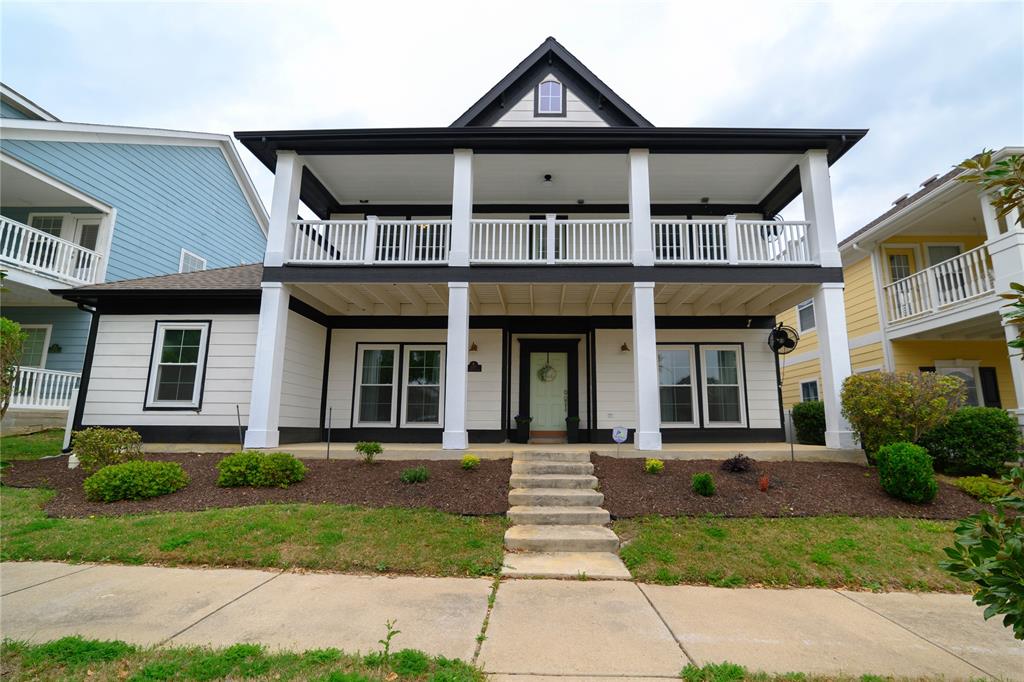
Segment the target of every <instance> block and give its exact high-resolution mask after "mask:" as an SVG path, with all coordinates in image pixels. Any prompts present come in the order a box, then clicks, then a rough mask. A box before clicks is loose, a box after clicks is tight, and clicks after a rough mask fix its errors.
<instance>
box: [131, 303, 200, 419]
mask: <svg viewBox="0 0 1024 682" xmlns="http://www.w3.org/2000/svg"><path fill="white" fill-rule="evenodd" d="M209 336H210V323H209V322H157V324H156V334H155V335H154V338H153V360H152V363H151V364H150V368H149V389H148V390H147V393H146V407H148V408H156V409H184V410H196V409H199V407H200V402H201V397H202V392H203V391H202V389H203V377H204V375H205V369H206V355H207V348H208V345H209V344H208V341H209Z"/></svg>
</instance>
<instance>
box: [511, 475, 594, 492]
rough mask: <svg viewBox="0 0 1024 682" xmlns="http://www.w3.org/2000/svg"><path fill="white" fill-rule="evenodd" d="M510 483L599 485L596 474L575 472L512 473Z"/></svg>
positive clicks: (561, 485)
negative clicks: (577, 473)
mask: <svg viewBox="0 0 1024 682" xmlns="http://www.w3.org/2000/svg"><path fill="white" fill-rule="evenodd" d="M508 484H509V485H510V486H511V487H513V488H579V489H586V488H589V489H590V490H593V489H594V488H596V487H597V477H596V476H589V475H584V476H578V475H575V474H512V477H511V478H510V479H509V481H508Z"/></svg>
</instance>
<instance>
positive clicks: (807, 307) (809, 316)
mask: <svg viewBox="0 0 1024 682" xmlns="http://www.w3.org/2000/svg"><path fill="white" fill-rule="evenodd" d="M796 316H797V319H798V320H799V321H800V331H801V332H809V331H812V330H813V329H814V327H815V324H814V299H813V298H809V299H807V300H806V301H804V302H803V303H801V304H800V305H798V306H797V307H796Z"/></svg>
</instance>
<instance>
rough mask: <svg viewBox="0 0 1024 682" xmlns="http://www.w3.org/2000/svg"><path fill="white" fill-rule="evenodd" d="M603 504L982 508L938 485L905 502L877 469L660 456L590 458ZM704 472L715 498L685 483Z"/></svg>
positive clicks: (640, 508)
mask: <svg viewBox="0 0 1024 682" xmlns="http://www.w3.org/2000/svg"><path fill="white" fill-rule="evenodd" d="M591 460H592V461H593V462H594V473H595V475H596V476H597V477H598V479H600V482H601V492H603V493H604V507H605V509H607V510H608V511H609V512H610V513H611V515H612V516H613V517H616V518H628V517H632V516H644V515H646V514H661V515H664V516H700V515H703V514H716V515H721V516H739V517H742V516H832V515H837V516H903V517H912V518H923V519H959V518H963V517H965V516H969V515H970V514H973V513H975V512H976V511H978V510H980V509H982V508H984V506H985V505H983V504H981V503H980V502H978V501H977V500H975V499H974V498H973V497H971V496H969V495H967V494H966V493H964V492H962V491H961V490H959V489H957V488H955V487H953V486H951V485H949V484H947V483H942V482H940V483H939V494H938V495H937V496H936V497H935V499H934V500H933V501H932V502H930V503H929V504H910V503H908V502H902V501H900V500H897V499H894V498H892V497H889V496H888V495H887V494H886V493H885V491H884V490H882V486H881V485H880V484H879V482H878V472H877V470H875V469H872V468H868V467H865V466H861V465H858V464H842V463H838V462H837V463H831V462H755V463H754V465H753V467H752V468H751V469H750V470H749V471H747V472H744V473H730V472H727V471H722V470H721V469H720V468H719V466H720V465H721V462H719V461H711V460H695V461H682V460H666V461H665V471H663V472H662V473H661V474H657V475H652V474H647V473H645V472H644V469H643V460H642V459H617V458H614V457H600V456H593V457H591ZM702 471H706V472H709V473H710V474H711V475H712V476H713V477H714V479H715V486H716V493H715V495H714V496H713V497H701V496H700V495H698V494H697V493H695V492H693V491H692V490H691V489H690V478H691V477H692V476H693V475H694V474H696V473H699V472H702ZM762 473H768V476H769V479H770V487H769V488H768V492H764V493H762V492H761V491H760V490H759V489H758V479H759V478H760V477H761V474H762Z"/></svg>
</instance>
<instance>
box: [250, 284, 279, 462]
mask: <svg viewBox="0 0 1024 682" xmlns="http://www.w3.org/2000/svg"><path fill="white" fill-rule="evenodd" d="M262 288H263V291H262V294H261V298H260V326H259V331H258V332H257V334H256V362H255V366H254V367H253V370H252V393H251V396H250V398H249V428H248V429H246V431H245V447H247V448H276V447H277V446H278V444H279V443H280V438H279V433H278V422H279V420H280V415H281V379H282V376H283V374H284V353H285V348H284V344H285V334H286V332H287V329H288V299H289V298H290V295H289V293H288V289H287V288H286V287H285V286H284V285H283V284H281V283H280V282H264V283H263V284H262Z"/></svg>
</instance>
